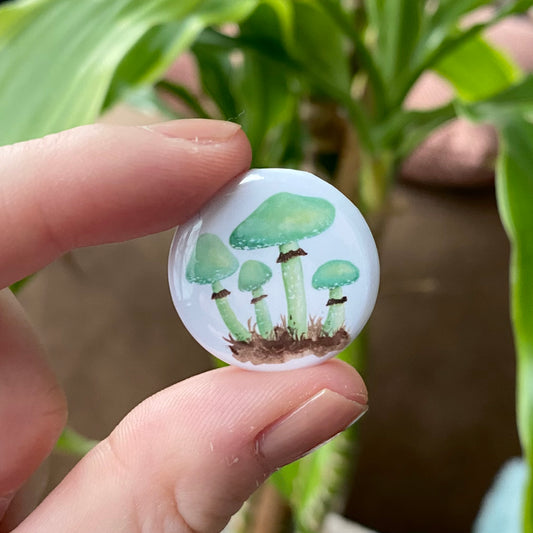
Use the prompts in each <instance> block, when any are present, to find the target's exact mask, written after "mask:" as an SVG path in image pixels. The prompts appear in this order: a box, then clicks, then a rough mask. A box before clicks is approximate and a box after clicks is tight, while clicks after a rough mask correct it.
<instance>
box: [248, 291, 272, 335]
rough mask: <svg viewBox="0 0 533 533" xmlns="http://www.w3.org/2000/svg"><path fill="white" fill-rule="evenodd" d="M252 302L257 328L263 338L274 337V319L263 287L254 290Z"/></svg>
mask: <svg viewBox="0 0 533 533" xmlns="http://www.w3.org/2000/svg"><path fill="white" fill-rule="evenodd" d="M252 296H253V299H252V302H253V304H254V307H255V318H256V320H257V329H258V330H259V334H260V335H261V337H263V339H272V337H273V336H274V335H273V331H272V320H271V318H270V312H269V311H268V305H267V303H266V294H264V293H263V287H258V288H257V289H254V290H253V291H252Z"/></svg>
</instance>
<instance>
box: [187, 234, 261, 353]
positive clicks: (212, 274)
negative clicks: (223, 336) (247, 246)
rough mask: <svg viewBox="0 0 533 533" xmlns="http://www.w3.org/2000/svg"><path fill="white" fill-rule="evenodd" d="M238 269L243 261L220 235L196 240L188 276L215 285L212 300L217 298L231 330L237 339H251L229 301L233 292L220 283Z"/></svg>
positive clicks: (194, 281)
mask: <svg viewBox="0 0 533 533" xmlns="http://www.w3.org/2000/svg"><path fill="white" fill-rule="evenodd" d="M238 268H239V261H238V260H237V258H236V257H235V256H234V255H233V254H232V253H231V252H230V251H229V250H228V248H227V247H226V246H225V245H224V243H223V242H222V241H221V240H220V238H219V237H217V236H216V235H214V234H213V233H203V234H202V235H200V236H199V237H198V241H196V246H195V248H194V251H193V254H192V256H191V258H190V259H189V262H188V264H187V268H186V271H185V277H186V278H187V281H189V282H191V283H198V284H200V285H208V284H210V285H211V287H212V289H213V294H212V295H211V299H212V300H215V303H216V306H217V308H218V311H219V312H220V316H221V317H222V320H223V321H224V324H226V326H227V328H228V329H229V332H230V333H231V335H233V337H234V338H235V339H236V340H238V341H245V342H249V341H250V340H251V338H252V335H251V334H250V332H249V331H248V330H247V329H246V328H245V327H244V326H243V325H242V324H241V323H240V322H239V320H238V318H237V317H236V316H235V313H234V312H233V309H232V308H231V306H230V304H229V302H228V295H229V294H230V291H228V290H227V289H225V288H224V287H223V286H222V284H221V283H220V280H223V279H225V278H228V277H229V276H231V275H232V274H234V273H235V272H236V271H237V269H238Z"/></svg>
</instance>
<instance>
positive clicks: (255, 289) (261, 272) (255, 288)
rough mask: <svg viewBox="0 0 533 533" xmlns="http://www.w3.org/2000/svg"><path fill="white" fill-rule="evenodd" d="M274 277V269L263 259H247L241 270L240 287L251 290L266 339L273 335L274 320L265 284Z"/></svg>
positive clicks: (259, 323) (245, 290)
mask: <svg viewBox="0 0 533 533" xmlns="http://www.w3.org/2000/svg"><path fill="white" fill-rule="evenodd" d="M271 277H272V270H270V268H269V267H268V266H267V265H265V263H261V261H253V260H252V261H245V262H244V263H243V264H242V266H241V270H240V272H239V289H240V290H241V291H243V292H251V293H252V300H251V301H250V303H251V304H253V305H254V307H255V317H256V320H257V329H258V330H259V334H260V335H261V337H263V338H264V339H271V338H272V337H273V329H272V320H271V319H270V313H269V311H268V306H267V303H266V302H265V298H266V297H267V295H266V294H265V291H264V290H263V285H264V284H265V283H266V282H267V281H268V280H269V279H270V278H271Z"/></svg>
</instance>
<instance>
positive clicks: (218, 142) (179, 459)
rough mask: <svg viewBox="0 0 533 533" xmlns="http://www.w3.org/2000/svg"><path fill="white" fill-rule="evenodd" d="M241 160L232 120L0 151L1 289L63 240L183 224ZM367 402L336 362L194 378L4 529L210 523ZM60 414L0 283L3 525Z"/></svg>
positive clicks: (136, 414)
mask: <svg viewBox="0 0 533 533" xmlns="http://www.w3.org/2000/svg"><path fill="white" fill-rule="evenodd" d="M249 164H250V147H249V145H248V142H247V140H246V137H245V136H244V134H243V133H242V132H241V131H240V129H239V127H238V126H237V125H235V124H231V123H228V122H218V121H205V120H184V121H174V122H168V123H164V124H157V125H154V126H150V127H144V128H143V127H117V126H102V125H97V126H86V127H81V128H76V129H74V130H70V131H66V132H63V133H60V134H57V135H51V136H48V137H45V138H44V139H38V140H34V141H30V142H27V143H21V144H16V145H12V146H6V147H2V148H0V176H1V181H0V201H1V204H2V209H1V210H0V250H1V255H2V261H1V262H0V283H1V285H0V286H2V287H7V286H8V285H9V284H10V283H12V282H14V281H16V280H18V279H20V278H22V277H24V276H26V275H28V274H30V273H32V272H35V271H36V270H38V269H39V268H41V267H42V266H44V265H45V264H47V263H49V262H50V261H52V260H53V259H55V258H56V257H58V256H59V255H61V254H62V253H64V252H65V251H67V250H69V249H71V248H75V247H80V246H89V245H94V244H99V243H105V242H115V241H120V240H125V239H129V238H133V237H139V236H141V235H145V234H148V233H154V232H157V231H161V230H164V229H167V228H170V227H172V226H175V225H177V224H180V223H182V222H183V221H185V220H186V219H187V218H189V217H190V216H191V215H192V214H194V213H195V212H196V211H197V210H198V209H199V208H200V207H201V206H202V204H204V203H205V202H206V201H207V200H208V199H209V198H210V197H211V196H212V195H213V194H215V193H216V191H217V190H218V189H219V188H220V187H222V186H223V185H225V184H226V183H227V182H228V181H230V180H231V179H232V178H233V177H235V176H237V175H238V174H240V173H241V172H243V171H245V170H246V169H247V168H248V166H249ZM147 364H149V363H148V362H147ZM366 401H367V397H366V389H365V386H364V384H363V382H362V380H361V378H360V377H359V375H358V374H357V373H356V372H355V371H354V370H353V369H352V368H351V367H349V366H348V365H346V364H344V363H342V362H340V361H336V360H334V361H329V362H327V363H324V364H322V365H319V366H315V367H312V368H307V369H303V370H298V371H291V372H281V373H262V372H247V371H243V370H240V369H237V368H224V369H220V370H213V371H211V372H207V373H205V374H202V375H199V376H196V377H193V378H191V379H188V380H186V381H184V382H181V383H178V384H176V385H174V386H172V387H169V388H168V389H166V390H164V391H162V392H160V393H158V394H156V395H154V396H152V397H151V398H149V399H147V400H146V401H144V402H143V403H142V404H141V405H139V406H138V407H137V408H135V409H134V410H133V411H132V412H131V413H130V414H129V415H128V416H127V417H126V418H125V419H124V420H123V421H122V422H121V423H120V424H119V425H118V426H117V428H116V429H115V430H114V431H113V432H112V433H111V435H109V437H107V438H106V439H105V440H104V441H102V442H101V444H99V445H98V446H97V447H96V448H94V449H93V451H91V452H90V453H89V454H88V455H87V456H86V457H85V458H84V459H82V460H81V461H80V462H79V463H78V465H77V466H76V467H75V468H74V469H73V470H72V471H71V472H70V474H69V475H68V476H67V477H66V478H65V479H64V480H63V482H62V483H61V484H60V486H59V487H58V488H57V489H56V490H54V491H53V492H52V493H51V494H50V495H49V496H48V497H47V498H46V499H45V500H44V501H43V503H42V504H41V505H40V506H39V507H38V508H37V509H36V510H35V511H33V513H32V514H31V515H30V516H29V517H28V518H26V519H25V520H24V521H23V522H22V523H21V524H20V525H19V526H18V527H17V528H16V531H17V533H39V532H46V533H50V532H54V533H63V532H65V533H66V532H72V531H75V532H76V533H85V532H87V533H93V532H94V531H95V528H96V529H97V530H98V531H99V532H101V533H106V532H110V533H111V532H113V533H116V532H120V531H124V532H130V531H143V532H145V533H148V532H152V531H153V532H160V531H164V532H191V531H198V532H211V531H213V532H215V531H219V530H220V529H222V527H223V526H224V525H225V524H226V522H227V521H228V520H229V518H230V516H231V515H232V514H233V513H234V512H236V511H237V510H238V509H239V507H240V506H241V505H242V503H243V502H244V501H245V500H246V498H247V497H248V496H249V495H250V494H251V493H252V492H253V491H254V490H255V489H256V488H257V487H258V485H259V484H260V483H261V482H262V481H264V480H265V479H266V478H267V477H268V475H269V474H270V473H271V472H272V471H274V470H275V469H277V468H279V467H281V466H282V465H285V464H287V463H289V462H291V461H293V460H295V459H296V458H298V457H300V456H302V455H303V454H305V453H306V452H308V451H309V450H311V449H312V448H314V447H316V446H317V445H319V444H320V443H322V442H323V441H325V440H327V439H329V438H330V437H332V436H333V435H335V434H336V433H338V432H340V431H342V430H343V429H344V428H346V427H347V426H348V425H349V424H350V423H351V422H352V421H354V420H355V419H356V418H358V417H359V416H361V414H362V413H364V412H365V411H366ZM65 419H66V403H65V398H64V396H63V393H62V391H61V389H60V387H59V386H58V384H57V383H56V381H55V379H54V377H53V375H52V374H51V372H50V371H49V370H48V368H47V367H46V365H45V363H44V362H43V357H42V347H41V345H40V344H39V341H38V340H37V337H36V336H35V334H34V332H33V331H32V329H31V326H30V325H29V323H28V321H27V320H26V318H25V317H24V314H23V312H22V310H21V309H20V307H19V305H18V303H17V301H16V299H15V298H14V297H13V296H12V294H11V293H10V291H9V290H7V289H6V290H3V291H1V292H0V531H7V530H8V529H9V527H10V524H11V525H13V524H14V523H16V522H17V521H18V518H17V517H16V516H14V513H13V512H10V511H9V509H8V507H9V503H10V501H11V500H12V498H13V496H14V495H15V493H16V491H17V490H18V489H19V488H20V487H21V486H22V485H23V483H24V482H25V481H26V480H27V479H28V478H29V476H30V475H31V474H32V472H33V471H34V470H35V469H36V468H37V467H38V465H39V464H40V463H41V462H42V461H43V460H44V459H45V457H46V456H47V455H48V454H49V453H50V451H51V450H52V448H53V446H54V443H55V441H56V439H57V437H58V436H59V433H60V432H61V429H62V427H63V425H64V424H65ZM6 510H7V512H6ZM4 513H5V518H4V521H3V522H1V519H2V516H4ZM10 515H11V516H10ZM96 525H97V526H96Z"/></svg>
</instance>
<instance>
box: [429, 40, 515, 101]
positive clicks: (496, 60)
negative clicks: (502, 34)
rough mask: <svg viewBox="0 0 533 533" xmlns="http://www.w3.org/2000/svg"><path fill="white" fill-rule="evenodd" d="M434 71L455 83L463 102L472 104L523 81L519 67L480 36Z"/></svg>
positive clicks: (446, 58)
mask: <svg viewBox="0 0 533 533" xmlns="http://www.w3.org/2000/svg"><path fill="white" fill-rule="evenodd" d="M434 70H435V71H436V72H437V73H438V74H439V75H440V76H442V77H443V78H445V79H446V80H448V81H449V82H450V83H451V85H452V86H453V87H454V89H455V92H456V93H457V95H458V96H459V98H461V99H463V100H465V101H469V102H472V101H476V100H480V99H484V98H488V97H489V96H492V95H494V94H496V93H498V92H500V91H502V90H503V89H506V88H507V87H509V86H510V85H512V84H513V83H515V82H517V81H518V80H519V79H520V77H521V72H520V69H519V68H518V66H516V65H515V64H514V63H513V62H512V61H511V60H510V59H509V58H507V57H506V56H505V55H504V54H503V53H502V52H500V51H499V50H496V49H495V48H494V47H492V46H491V45H489V44H488V43H487V42H486V41H485V40H484V39H483V38H481V37H480V36H475V37H472V38H471V39H469V40H468V41H466V42H465V43H464V44H463V45H461V46H459V47H458V48H456V49H454V50H453V51H452V52H451V53H449V54H447V55H446V56H445V57H444V58H443V59H442V60H441V61H440V62H439V63H438V64H437V65H435V66H434Z"/></svg>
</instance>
